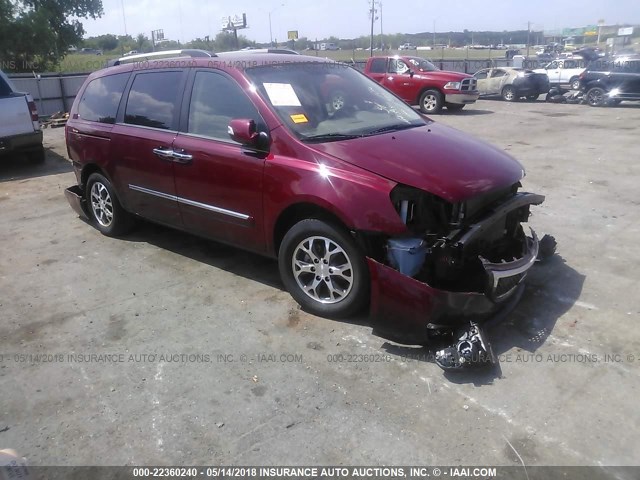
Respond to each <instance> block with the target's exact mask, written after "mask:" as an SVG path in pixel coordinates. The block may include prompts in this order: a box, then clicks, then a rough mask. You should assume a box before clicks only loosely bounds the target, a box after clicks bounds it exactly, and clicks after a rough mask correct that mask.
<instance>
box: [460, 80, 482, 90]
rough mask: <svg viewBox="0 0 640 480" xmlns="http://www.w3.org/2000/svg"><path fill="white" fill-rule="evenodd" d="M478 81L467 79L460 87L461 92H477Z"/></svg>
mask: <svg viewBox="0 0 640 480" xmlns="http://www.w3.org/2000/svg"><path fill="white" fill-rule="evenodd" d="M477 83H478V81H477V80H476V79H475V78H465V79H464V80H462V85H460V90H461V91H463V92H473V91H475V90H477Z"/></svg>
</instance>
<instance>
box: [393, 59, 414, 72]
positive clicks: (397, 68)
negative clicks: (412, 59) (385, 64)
mask: <svg viewBox="0 0 640 480" xmlns="http://www.w3.org/2000/svg"><path fill="white" fill-rule="evenodd" d="M408 70H409V67H408V66H407V64H406V63H404V62H403V61H402V60H400V59H395V58H392V59H391V60H389V73H400V74H402V73H405V72H407V71H408Z"/></svg>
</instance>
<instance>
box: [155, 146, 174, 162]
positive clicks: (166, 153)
mask: <svg viewBox="0 0 640 480" xmlns="http://www.w3.org/2000/svg"><path fill="white" fill-rule="evenodd" d="M153 153H154V154H155V155H157V156H159V157H160V158H162V159H165V160H171V159H173V150H165V149H164V148H162V147H160V148H154V149H153Z"/></svg>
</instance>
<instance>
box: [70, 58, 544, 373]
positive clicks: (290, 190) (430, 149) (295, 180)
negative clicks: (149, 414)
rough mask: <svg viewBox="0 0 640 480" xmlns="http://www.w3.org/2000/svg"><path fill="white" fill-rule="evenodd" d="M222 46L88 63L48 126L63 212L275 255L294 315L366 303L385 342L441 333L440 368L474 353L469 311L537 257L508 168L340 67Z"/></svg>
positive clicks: (488, 307) (494, 297) (506, 301)
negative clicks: (103, 65) (67, 103)
mask: <svg viewBox="0 0 640 480" xmlns="http://www.w3.org/2000/svg"><path fill="white" fill-rule="evenodd" d="M228 58H229V57H225V61H223V62H222V61H216V58H215V57H212V58H210V59H199V58H193V59H189V61H188V62H185V63H186V64H187V65H188V66H183V67H180V68H167V69H154V70H151V71H149V70H139V69H135V68H134V66H132V65H130V64H129V65H120V66H117V67H111V68H107V69H105V70H101V71H99V72H96V73H94V74H92V75H91V76H90V77H89V78H88V79H87V81H86V82H85V85H84V86H83V87H82V88H81V90H80V92H79V94H78V96H77V97H76V100H75V102H74V105H73V108H72V110H71V118H70V120H69V122H68V123H67V126H66V139H67V147H68V152H69V156H70V158H71V159H72V161H73V165H74V169H75V173H76V177H77V180H78V185H76V186H74V187H71V188H69V189H67V191H66V195H67V198H68V199H69V202H70V203H71V205H72V206H73V207H74V209H75V210H76V211H77V212H78V213H79V214H81V215H83V214H85V213H86V214H87V215H88V216H89V218H90V219H91V221H92V222H93V224H94V225H95V227H96V228H97V229H98V230H100V231H101V232H103V233H104V234H106V235H121V234H124V233H125V232H126V231H127V230H128V229H130V228H131V226H132V225H133V219H134V218H135V216H140V217H144V218H147V219H150V220H152V221H155V222H158V223H161V224H164V225H168V226H171V227H174V228H178V229H181V230H184V231H187V232H190V233H194V234H197V235H201V236H204V237H207V238H211V239H214V240H217V241H221V242H225V243H229V244H232V245H236V246H238V247H241V248H244V249H247V250H251V251H253V252H257V253H259V254H263V255H267V256H271V257H277V258H278V262H279V269H280V273H281V276H282V280H283V283H284V285H285V287H286V288H287V290H288V291H289V292H290V293H291V295H292V296H293V298H294V299H295V300H296V301H297V302H298V303H300V305H302V306H303V307H304V309H305V310H307V311H309V312H311V313H314V314H317V315H320V316H327V317H344V316H349V315H353V314H354V313H356V312H358V311H360V310H361V309H363V308H365V307H366V306H369V310H370V317H371V322H372V325H373V327H374V332H375V333H376V334H379V335H381V336H384V337H386V338H390V339H392V340H395V341H399V342H403V343H410V344H422V343H425V342H429V341H430V340H431V339H432V338H433V337H437V336H441V335H449V336H451V338H452V340H451V342H452V346H451V348H450V349H449V350H446V349H445V350H444V351H442V352H440V354H439V355H438V363H439V364H440V365H441V366H442V367H444V368H460V367H462V366H465V365H468V364H470V363H473V362H472V360H473V359H474V358H476V359H477V357H478V355H476V354H477V353H482V352H484V353H486V352H487V351H488V350H487V349H488V348H489V347H488V342H487V339H486V338H485V337H483V334H482V326H483V325H484V322H485V321H487V320H489V319H491V318H495V315H496V314H497V313H499V312H504V311H506V310H507V309H509V308H511V307H512V306H513V304H514V303H515V302H516V301H517V299H518V298H519V295H520V293H521V292H522V289H523V280H524V278H525V277H526V275H527V272H528V270H529V269H530V268H531V267H532V266H533V264H534V262H535V261H536V257H537V256H538V250H539V243H538V238H537V236H536V234H535V233H534V232H533V231H529V230H528V229H525V227H524V226H523V224H524V223H525V222H527V221H528V219H529V216H530V207H531V206H532V205H540V204H541V203H542V202H543V201H544V197H543V196H541V195H537V194H533V193H523V192H520V181H521V180H522V178H523V177H524V170H523V168H522V166H521V165H520V164H519V163H518V162H517V161H516V160H514V159H513V158H511V157H510V156H509V155H507V154H506V153H505V152H503V151H501V150H499V149H497V148H495V147H492V146H490V145H487V144H485V143H483V142H481V141H479V140H476V139H474V138H472V137H470V136H469V135H467V134H464V133H462V132H460V131H457V130H455V129H453V128H450V127H447V126H445V125H441V124H438V123H435V122H433V121H432V120H430V119H428V118H426V117H423V116H421V115H420V114H418V113H417V112H415V111H414V110H413V109H412V108H411V107H409V106H408V105H406V104H405V103H404V102H403V101H402V100H400V99H399V98H397V97H396V96H394V95H393V94H391V93H390V92H388V91H387V90H386V89H384V88H382V87H381V86H379V85H378V84H377V83H376V82H374V81H372V80H370V79H368V78H367V77H366V76H364V75H362V74H361V73H359V72H357V71H356V70H354V69H352V68H348V67H345V66H343V65H340V64H336V63H333V62H331V61H329V60H320V61H319V60H318V59H317V58H315V57H298V58H296V59H294V60H291V58H290V56H286V55H274V56H273V57H270V58H269V62H264V61H263V60H264V56H262V57H259V56H253V57H252V56H251V55H250V54H243V55H242V57H241V58H242V62H240V61H238V62H230V61H228ZM238 58H240V57H238ZM254 60H255V63H254V62H253V61H254ZM244 65H250V66H249V67H244ZM335 85H342V86H343V87H344V88H346V89H347V90H348V92H349V94H348V95H347V98H348V100H347V101H346V103H345V104H343V105H341V107H340V108H339V109H336V108H334V106H333V105H332V99H331V97H330V96H327V92H332V91H333V87H335ZM452 335H453V336H452ZM483 358H484V357H483Z"/></svg>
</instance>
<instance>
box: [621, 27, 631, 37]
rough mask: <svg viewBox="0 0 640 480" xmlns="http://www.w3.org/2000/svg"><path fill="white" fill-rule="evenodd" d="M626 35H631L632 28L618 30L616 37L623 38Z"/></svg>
mask: <svg viewBox="0 0 640 480" xmlns="http://www.w3.org/2000/svg"><path fill="white" fill-rule="evenodd" d="M626 35H633V27H626V28H619V29H618V36H619V37H623V36H626Z"/></svg>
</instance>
